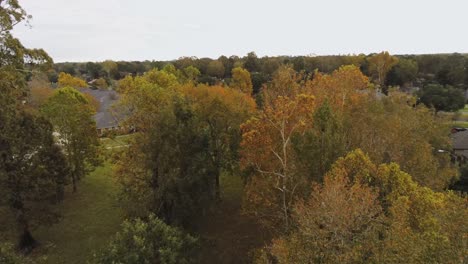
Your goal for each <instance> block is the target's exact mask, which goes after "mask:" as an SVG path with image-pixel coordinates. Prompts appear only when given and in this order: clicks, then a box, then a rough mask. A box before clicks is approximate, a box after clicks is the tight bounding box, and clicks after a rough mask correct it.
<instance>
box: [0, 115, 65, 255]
mask: <svg viewBox="0 0 468 264" xmlns="http://www.w3.org/2000/svg"><path fill="white" fill-rule="evenodd" d="M10 129H13V130H14V131H15V137H14V138H11V139H10V140H9V142H8V144H9V146H12V148H10V149H7V151H8V152H7V154H5V156H3V161H2V166H1V167H2V173H1V174H0V190H1V191H2V193H3V195H2V197H1V198H0V205H7V206H8V207H9V208H10V209H11V210H12V211H13V212H14V215H15V217H16V222H17V226H18V231H19V232H20V234H21V237H20V241H19V247H20V248H21V249H24V250H31V249H32V248H33V247H34V246H35V245H36V244H35V240H34V238H33V237H32V235H31V229H30V227H31V225H36V224H41V223H44V222H47V220H48V218H49V217H47V216H52V215H53V211H51V209H52V208H51V207H50V205H51V202H54V201H60V200H61V199H62V198H63V187H64V184H65V180H66V177H67V173H68V171H67V165H66V162H65V159H64V157H63V154H62V152H61V149H60V148H59V147H57V146H55V145H54V138H53V136H52V131H53V130H52V126H51V124H50V123H49V122H48V121H47V120H45V119H44V118H41V117H37V116H35V115H32V114H28V113H25V112H21V113H20V114H19V115H17V116H16V122H15V124H14V125H13V126H12V127H10Z"/></svg>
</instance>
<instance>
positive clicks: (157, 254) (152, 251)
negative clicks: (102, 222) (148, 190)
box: [95, 214, 197, 264]
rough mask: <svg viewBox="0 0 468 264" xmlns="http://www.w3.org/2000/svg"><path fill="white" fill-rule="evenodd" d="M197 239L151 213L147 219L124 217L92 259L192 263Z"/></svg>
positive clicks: (102, 261) (130, 262) (127, 261)
mask: <svg viewBox="0 0 468 264" xmlns="http://www.w3.org/2000/svg"><path fill="white" fill-rule="evenodd" d="M196 248H197V239H195V238H193V237H192V236H190V235H187V234H184V233H183V232H182V231H180V230H179V229H177V228H174V227H171V226H169V225H167V224H165V223H164V222H163V221H161V220H160V219H158V218H156V216H155V215H153V214H151V215H150V216H149V218H148V220H147V221H143V220H142V219H135V220H132V221H128V220H127V221H125V222H124V223H123V225H122V231H121V232H119V233H117V234H116V235H115V237H114V239H113V240H112V241H111V242H110V244H109V246H108V247H107V248H106V249H105V250H104V251H103V252H101V253H100V254H98V256H96V258H95V263H99V264H107V263H109V264H110V263H125V264H133V263H135V264H137V263H138V264H140V263H148V264H149V263H162V264H176V263H177V264H186V263H196V262H197V261H196V258H195V254H196Z"/></svg>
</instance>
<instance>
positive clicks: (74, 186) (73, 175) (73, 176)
mask: <svg viewBox="0 0 468 264" xmlns="http://www.w3.org/2000/svg"><path fill="white" fill-rule="evenodd" d="M72 184H73V192H74V193H76V191H77V187H76V177H75V173H73V174H72Z"/></svg>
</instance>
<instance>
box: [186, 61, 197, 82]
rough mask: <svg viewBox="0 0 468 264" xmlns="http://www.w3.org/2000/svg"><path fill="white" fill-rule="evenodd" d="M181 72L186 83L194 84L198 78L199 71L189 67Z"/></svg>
mask: <svg viewBox="0 0 468 264" xmlns="http://www.w3.org/2000/svg"><path fill="white" fill-rule="evenodd" d="M183 72H184V76H185V78H186V79H187V81H189V82H192V83H196V82H197V79H198V77H199V76H200V70H198V69H197V68H195V67H194V66H191V65H190V66H188V67H186V68H184V70H183Z"/></svg>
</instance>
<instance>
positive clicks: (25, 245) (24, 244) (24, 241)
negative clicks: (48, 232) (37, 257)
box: [18, 223, 37, 254]
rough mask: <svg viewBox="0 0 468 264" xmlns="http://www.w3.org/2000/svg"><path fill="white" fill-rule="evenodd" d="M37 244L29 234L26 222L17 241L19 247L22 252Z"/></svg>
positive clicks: (25, 252)
mask: <svg viewBox="0 0 468 264" xmlns="http://www.w3.org/2000/svg"><path fill="white" fill-rule="evenodd" d="M36 246H37V242H36V240H35V239H34V238H33V236H32V235H31V232H30V231H29V226H28V224H27V223H25V224H24V225H23V233H22V234H21V237H20V241H19V245H18V247H19V249H20V250H21V251H22V252H23V253H24V254H28V253H30V252H31V251H32V250H33V249H34V248H35V247H36Z"/></svg>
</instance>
